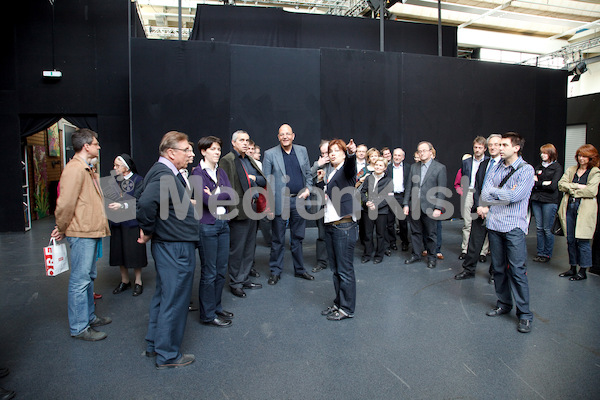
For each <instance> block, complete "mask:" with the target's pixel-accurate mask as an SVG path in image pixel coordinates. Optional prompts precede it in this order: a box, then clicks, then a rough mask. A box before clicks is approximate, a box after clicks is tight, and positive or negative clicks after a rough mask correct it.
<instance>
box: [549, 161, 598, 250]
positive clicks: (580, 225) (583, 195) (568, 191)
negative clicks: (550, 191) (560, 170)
mask: <svg viewBox="0 0 600 400" xmlns="http://www.w3.org/2000/svg"><path fill="white" fill-rule="evenodd" d="M576 172H577V166H576V165H575V166H573V167H569V168H568V169H567V170H566V171H565V173H564V174H563V176H562V178H560V180H559V181H558V190H560V191H561V192H564V193H565V194H564V196H563V198H562V200H561V202H560V207H559V208H558V215H559V216H560V223H561V225H562V228H563V232H565V233H566V232H567V204H568V201H569V198H570V197H575V198H580V199H581V202H580V203H579V210H578V211H577V221H576V222H575V238H576V239H592V238H593V237H594V232H595V231H596V220H597V219H598V202H597V201H596V195H597V194H598V183H600V169H598V168H596V167H594V168H592V169H591V171H590V174H589V175H588V180H587V185H586V187H585V188H584V189H578V188H577V183H573V176H575V173H576Z"/></svg>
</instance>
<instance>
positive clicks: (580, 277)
mask: <svg viewBox="0 0 600 400" xmlns="http://www.w3.org/2000/svg"><path fill="white" fill-rule="evenodd" d="M584 279H587V275H586V274H582V273H581V272H578V273H576V274H575V275H573V276H572V277H570V278H569V280H570V281H582V280H584Z"/></svg>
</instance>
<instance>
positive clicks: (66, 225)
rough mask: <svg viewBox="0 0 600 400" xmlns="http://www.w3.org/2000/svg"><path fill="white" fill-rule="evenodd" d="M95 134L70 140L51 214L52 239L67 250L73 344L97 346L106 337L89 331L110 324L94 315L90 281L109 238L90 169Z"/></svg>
mask: <svg viewBox="0 0 600 400" xmlns="http://www.w3.org/2000/svg"><path fill="white" fill-rule="evenodd" d="M97 138H98V134H97V133H96V132H94V131H92V130H89V129H78V130H77V131H75V132H74V133H73V136H72V138H71V140H72V143H73V149H74V150H75V156H73V158H72V159H71V161H69V163H68V164H67V165H66V167H65V169H64V170H63V172H62V174H61V176H60V196H59V197H58V200H57V203H56V210H55V212H54V215H55V217H56V227H55V228H54V230H53V231H52V234H51V236H52V237H53V238H55V239H58V240H62V239H63V238H64V237H65V236H66V237H67V241H68V242H69V245H70V246H71V276H70V278H69V295H68V304H69V326H70V329H71V336H72V337H74V338H76V339H82V340H87V341H96V340H102V339H104V338H106V333H105V332H98V331H96V330H95V329H94V328H95V327H98V326H102V325H106V324H110V323H111V322H112V320H111V319H110V318H109V317H98V316H97V315H96V314H95V313H94V311H95V307H94V279H95V278H96V259H97V258H98V246H99V245H100V242H101V240H102V238H103V237H105V236H110V230H109V228H108V221H107V219H106V214H105V212H104V196H103V195H102V190H101V189H100V184H99V182H98V178H97V177H96V174H95V173H94V171H93V170H92V167H91V165H90V164H92V160H93V159H94V158H97V157H98V153H99V150H100V143H99V142H98V139H97Z"/></svg>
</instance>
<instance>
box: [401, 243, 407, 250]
mask: <svg viewBox="0 0 600 400" xmlns="http://www.w3.org/2000/svg"><path fill="white" fill-rule="evenodd" d="M402 251H408V243H402Z"/></svg>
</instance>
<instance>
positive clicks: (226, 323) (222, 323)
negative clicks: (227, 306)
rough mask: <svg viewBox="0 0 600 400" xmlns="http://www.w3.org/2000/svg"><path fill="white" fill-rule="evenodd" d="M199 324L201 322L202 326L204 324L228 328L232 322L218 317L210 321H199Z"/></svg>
mask: <svg viewBox="0 0 600 400" xmlns="http://www.w3.org/2000/svg"><path fill="white" fill-rule="evenodd" d="M200 322H202V324H204V325H211V326H216V327H217V328H229V327H230V326H231V324H232V321H231V320H230V319H222V318H219V317H216V318H215V319H213V320H212V321H200Z"/></svg>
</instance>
